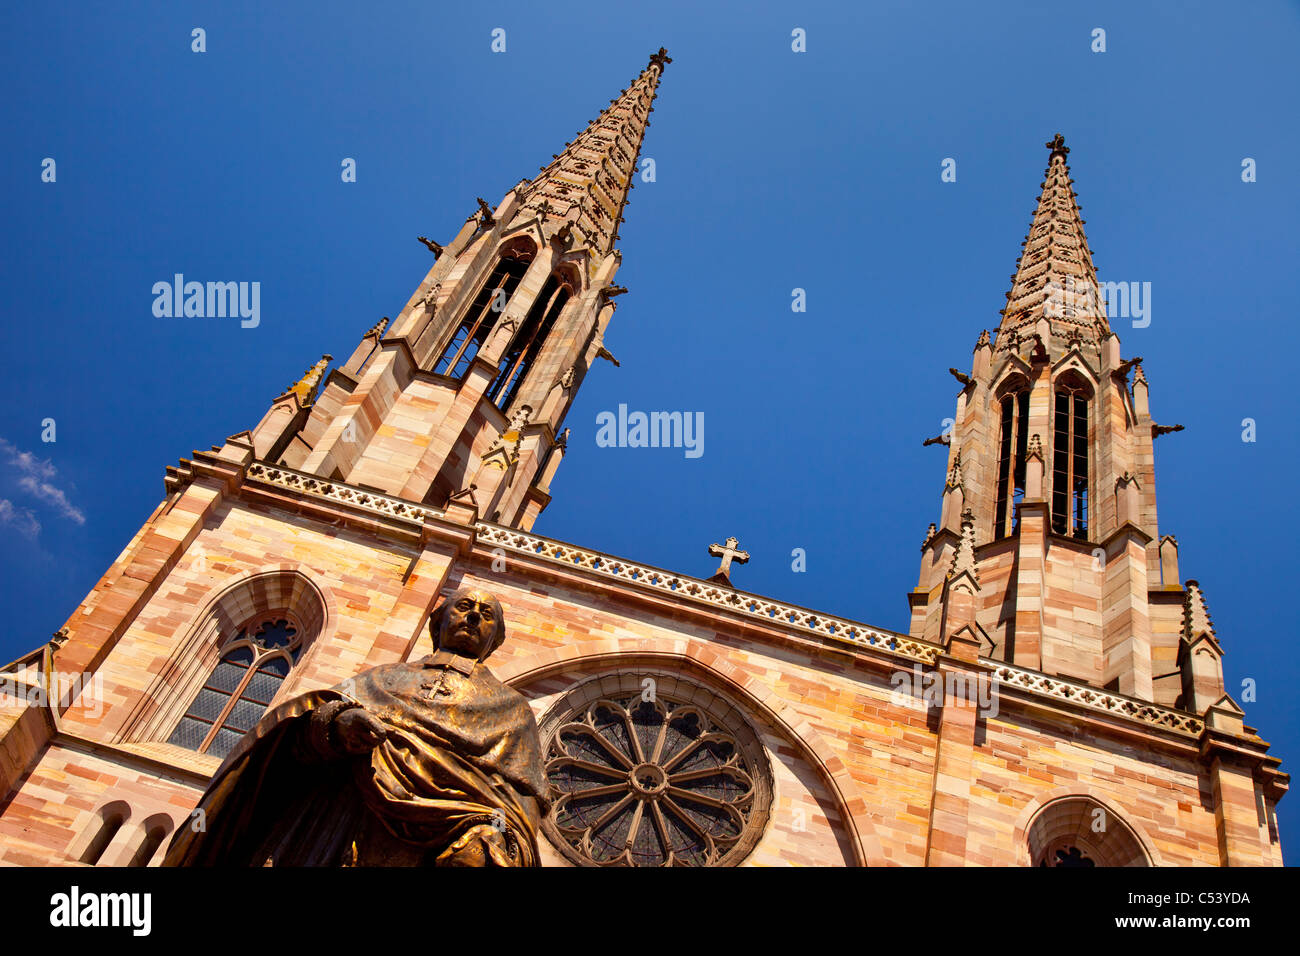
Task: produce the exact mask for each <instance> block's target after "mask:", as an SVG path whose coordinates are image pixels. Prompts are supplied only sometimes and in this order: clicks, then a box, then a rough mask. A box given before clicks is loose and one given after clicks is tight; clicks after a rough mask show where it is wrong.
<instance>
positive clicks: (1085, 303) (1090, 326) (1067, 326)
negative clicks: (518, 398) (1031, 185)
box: [997, 133, 1110, 350]
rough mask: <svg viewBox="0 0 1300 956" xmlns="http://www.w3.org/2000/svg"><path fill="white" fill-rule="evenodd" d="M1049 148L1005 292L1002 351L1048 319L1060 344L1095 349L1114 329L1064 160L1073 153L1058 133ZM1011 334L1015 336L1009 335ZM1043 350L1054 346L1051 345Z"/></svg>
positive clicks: (1000, 345)
mask: <svg viewBox="0 0 1300 956" xmlns="http://www.w3.org/2000/svg"><path fill="white" fill-rule="evenodd" d="M1046 146H1047V148H1048V149H1049V150H1050V151H1051V153H1050V155H1049V157H1048V161H1047V172H1046V173H1045V174H1044V176H1043V183H1042V188H1043V191H1042V194H1041V195H1040V196H1039V197H1038V208H1037V209H1036V210H1035V211H1034V219H1033V222H1032V223H1030V226H1029V234H1028V235H1027V236H1025V242H1024V244H1023V245H1024V251H1023V252H1021V254H1020V258H1019V260H1017V262H1016V274H1015V275H1014V276H1012V283H1011V291H1010V292H1008V293H1007V304H1006V308H1005V309H1003V312H1002V324H1001V327H1000V328H999V335H998V343H997V344H998V347H999V350H1001V349H1004V348H1006V347H1008V345H1009V344H1010V343H1012V342H1015V341H1017V337H1026V336H1029V335H1032V333H1033V332H1034V331H1035V330H1036V326H1037V323H1038V322H1039V321H1040V320H1042V319H1044V318H1046V319H1047V320H1048V322H1049V323H1050V326H1051V331H1052V334H1053V335H1054V336H1059V337H1060V338H1061V339H1062V340H1067V339H1070V338H1072V337H1073V336H1075V335H1077V336H1078V337H1079V338H1080V339H1081V340H1082V341H1084V342H1087V343H1089V344H1094V345H1095V344H1097V342H1098V341H1099V339H1100V337H1101V334H1102V333H1104V332H1108V331H1109V330H1110V326H1109V324H1108V323H1107V321H1106V309H1105V302H1104V301H1103V299H1102V297H1101V290H1100V288H1099V286H1098V284H1097V270H1096V269H1095V268H1094V267H1093V264H1092V251H1091V250H1090V249H1089V248H1088V240H1087V237H1086V236H1085V235H1084V233H1083V222H1084V220H1083V219H1082V218H1081V217H1080V215H1079V204H1078V201H1077V196H1076V195H1075V192H1074V190H1073V189H1072V188H1071V184H1072V182H1073V180H1071V179H1070V167H1069V165H1067V163H1066V161H1065V158H1066V156H1067V155H1068V154H1069V152H1070V148H1069V147H1068V146H1066V145H1065V141H1064V139H1063V137H1062V136H1061V134H1060V133H1057V134H1056V136H1054V137H1053V138H1052V139H1051V140H1049V141H1048V142H1047V143H1046ZM1008 332H1012V333H1016V334H1015V335H1006V333H1008ZM1044 345H1045V347H1050V343H1044Z"/></svg>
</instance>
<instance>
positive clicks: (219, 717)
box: [168, 613, 302, 758]
mask: <svg viewBox="0 0 1300 956" xmlns="http://www.w3.org/2000/svg"><path fill="white" fill-rule="evenodd" d="M301 650H302V638H301V635H300V634H299V633H298V628H297V626H295V625H294V624H292V623H291V622H290V621H289V620H288V619H287V618H285V617H284V616H282V614H279V613H275V614H269V615H268V614H263V615H260V616H258V617H256V618H253V619H252V620H251V621H249V622H248V624H247V625H246V626H245V627H244V628H242V629H241V630H240V631H239V633H238V634H237V635H236V636H235V637H234V638H233V639H232V640H230V641H229V642H227V643H226V644H225V645H224V646H223V647H222V649H221V659H220V661H219V662H218V663H217V666H216V668H215V669H214V670H213V671H212V673H211V674H210V675H209V676H208V679H207V681H206V682H205V683H204V685H203V688H202V689H201V690H200V691H199V693H198V696H197V697H195V698H194V702H193V703H191V704H190V706H189V709H188V710H187V711H186V712H185V716H184V717H182V718H181V720H180V723H178V724H177V725H176V729H175V730H173V731H172V735H171V737H170V738H168V743H172V744H176V745H178V746H181V747H186V748H188V749H190V750H197V751H199V753H208V754H213V755H215V756H217V757H223V758H224V757H225V756H226V754H228V753H230V751H231V748H233V747H234V746H235V744H236V743H237V742H238V741H239V738H240V737H242V736H243V735H244V734H246V733H247V732H248V731H249V730H251V729H252V728H253V725H254V724H256V723H257V721H258V720H259V719H260V718H261V716H262V714H264V713H265V712H266V708H267V706H268V705H269V704H270V703H271V699H272V698H273V697H275V694H276V691H278V690H279V689H280V685H281V684H283V683H284V679H285V678H286V677H288V676H289V671H290V670H292V669H293V665H294V664H295V663H296V662H297V660H298V654H299V652H300V651H301Z"/></svg>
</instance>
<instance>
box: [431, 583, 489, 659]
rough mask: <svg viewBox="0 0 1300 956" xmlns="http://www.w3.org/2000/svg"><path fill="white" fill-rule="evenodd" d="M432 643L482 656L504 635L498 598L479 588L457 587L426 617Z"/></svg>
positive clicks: (438, 646)
mask: <svg viewBox="0 0 1300 956" xmlns="http://www.w3.org/2000/svg"><path fill="white" fill-rule="evenodd" d="M429 633H430V634H431V635H432V637H433V646H434V647H435V648H440V649H442V650H447V651H451V652H453V653H455V654H461V655H463V656H465V657H472V658H474V659H475V660H478V661H482V660H486V659H487V657H488V655H489V654H491V653H492V652H493V651H495V650H496V649H497V648H498V647H500V646H501V644H502V642H503V641H504V640H505V639H506V621H505V617H504V615H503V614H502V613H501V602H500V601H498V600H497V599H496V598H495V597H493V596H492V595H491V594H489V593H488V592H487V591H484V590H481V589H480V588H461V589H460V590H459V591H457V592H456V593H455V594H453V595H452V596H451V597H449V598H447V600H446V601H444V602H443V604H442V606H441V607H439V608H438V610H436V611H434V612H433V614H432V615H431V616H430V618H429Z"/></svg>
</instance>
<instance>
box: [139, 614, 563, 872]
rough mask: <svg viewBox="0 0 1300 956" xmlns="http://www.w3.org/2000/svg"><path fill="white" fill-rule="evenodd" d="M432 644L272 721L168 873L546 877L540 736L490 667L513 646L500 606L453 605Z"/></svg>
mask: <svg viewBox="0 0 1300 956" xmlns="http://www.w3.org/2000/svg"><path fill="white" fill-rule="evenodd" d="M429 630H430V633H431V634H432V636H433V639H434V647H435V650H434V653H433V654H430V655H429V656H427V657H425V658H423V659H421V660H418V661H412V662H410V663H398V664H385V665H382V666H380V667H375V668H372V669H370V670H367V671H363V672H362V673H360V674H358V675H357V676H356V677H354V678H350V679H348V680H346V681H343V683H341V684H339V685H337V686H336V687H333V688H331V689H329V690H323V691H312V692H309V693H306V694H303V695H302V696H300V697H297V698H295V699H293V700H291V701H287V702H286V703H284V704H282V705H280V706H279V707H276V708H275V709H274V710H271V711H269V712H268V713H267V714H266V715H265V716H264V717H263V718H262V720H261V721H259V722H258V724H257V726H256V727H254V728H253V730H251V731H249V733H248V734H247V735H246V736H245V737H244V739H243V740H241V741H240V742H239V744H237V745H236V747H235V749H234V750H233V751H231V753H230V755H229V756H228V757H227V758H226V760H225V762H224V763H223V764H222V765H221V768H220V769H219V770H218V771H217V773H216V775H215V776H214V777H213V779H212V782H211V783H210V784H209V785H208V789H207V792H205V793H204V795H203V799H202V801H201V802H200V803H199V807H198V809H197V810H196V811H195V814H194V817H193V818H192V823H191V825H188V826H181V827H179V828H178V829H177V833H176V835H175V837H173V839H172V842H171V845H170V847H168V851H167V856H166V858H165V860H164V861H163V865H164V866H212V865H233V866H537V865H538V853H537V829H538V825H539V822H540V819H541V815H542V814H543V813H545V812H546V808H547V786H546V781H545V779H544V778H543V776H542V770H541V745H540V743H539V741H538V737H537V724H536V722H535V721H534V719H533V713H532V710H531V709H530V708H529V706H528V702H527V701H525V700H524V698H523V697H522V696H521V695H520V694H519V693H518V692H517V691H515V690H513V689H511V688H509V687H507V686H505V685H504V684H502V683H501V682H500V681H498V680H497V679H496V678H495V677H493V676H492V673H491V672H490V671H489V670H488V669H487V666H486V665H485V664H484V663H483V661H484V660H486V658H487V657H488V655H490V654H491V653H492V652H493V651H495V650H496V649H497V648H498V647H500V646H501V643H502V641H504V640H505V621H504V619H503V618H502V614H501V604H500V602H498V601H497V599H496V598H495V597H493V596H492V595H491V594H488V593H487V592H484V591H480V590H472V589H464V590H460V591H457V592H456V593H455V594H453V595H452V596H451V597H450V598H449V599H448V600H447V601H446V602H445V603H444V604H443V605H442V606H441V607H440V608H439V609H438V610H437V611H436V612H435V613H434V614H433V615H432V616H431V617H430V619H429ZM200 811H201V812H200Z"/></svg>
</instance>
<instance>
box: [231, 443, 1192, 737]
mask: <svg viewBox="0 0 1300 956" xmlns="http://www.w3.org/2000/svg"><path fill="white" fill-rule="evenodd" d="M248 479H249V480H250V481H254V482H264V483H268V484H271V485H274V486H276V487H278V488H282V489H285V490H288V491H293V492H297V493H298V494H301V495H304V496H307V497H310V498H316V499H320V500H322V501H326V502H337V503H339V504H344V505H348V506H349V507H350V508H353V509H359V510H361V511H363V512H370V513H371V514H374V515H376V516H383V517H386V518H389V519H393V520H396V521H398V522H409V523H410V524H411V525H412V526H413V528H417V529H418V528H421V527H422V526H423V525H424V522H425V521H426V520H427V519H441V518H443V517H444V513H443V512H442V511H440V510H439V509H437V508H430V507H429V506H427V505H419V504H416V503H414V502H410V501H404V500H403V499H401V498H395V497H392V496H390V495H383V494H379V493H377V492H373V491H367V490H365V489H363V488H357V487H353V486H350V485H347V484H344V483H342V482H337V481H326V480H325V479H323V478H320V477H318V476H315V475H308V474H304V473H302V472H298V471H294V470H293V469H291V468H284V467H281V466H279V465H272V464H268V463H266V462H254V463H252V464H251V465H249V467H248ZM474 531H475V532H476V535H477V541H478V543H479V544H480V545H482V546H485V547H488V548H498V547H499V548H504V549H505V550H507V551H514V552H516V553H518V554H523V555H527V556H529V557H530V558H534V559H537V560H540V561H543V562H546V563H548V564H553V565H555V566H556V567H557V568H562V569H564V570H567V571H574V570H579V571H582V572H585V573H586V574H591V575H594V576H596V577H597V578H605V579H607V580H609V581H611V582H617V583H618V584H619V585H621V586H630V587H632V588H635V589H638V590H642V591H646V592H651V593H656V594H659V595H663V596H671V597H673V598H675V599H677V600H679V601H683V602H686V603H688V604H693V605H696V606H699V607H701V608H718V609H722V610H726V611H730V612H733V613H735V614H738V615H741V616H742V617H751V618H754V619H756V620H758V621H761V622H764V623H767V624H770V625H772V626H774V627H778V628H786V629H790V630H794V631H796V632H800V633H804V634H811V635H816V636H818V637H823V638H830V639H832V640H836V641H845V642H849V643H851V644H856V645H859V646H861V647H863V648H864V649H870V650H873V651H877V652H879V653H882V654H885V655H888V656H891V657H896V658H900V659H903V660H907V661H913V662H917V663H921V664H924V665H934V664H935V663H936V662H937V661H938V660H939V657H940V655H941V654H942V653H943V649H942V648H941V647H939V646H938V645H936V644H931V643H929V642H927V641H919V640H915V639H913V638H911V637H908V636H907V635H906V634H900V633H897V632H895V631H888V630H885V629H883V628H878V627H872V626H871V625H868V624H863V623H861V622H859V621H852V620H848V619H846V618H840V617H834V616H832V615H829V614H823V613H821V612H820V611H814V610H811V609H809V608H804V607H799V606H797V605H793V604H784V603H781V602H779V601H773V600H771V599H770V598H766V597H763V596H761V595H758V594H750V593H748V592H745V591H737V590H735V589H734V588H729V587H720V586H718V585H716V584H714V583H711V582H709V581H705V580H702V579H700V578H692V577H688V576H686V575H683V574H676V573H674V572H672V571H666V570H664V569H662V568H656V567H653V566H651V565H647V564H639V563H636V562H633V561H627V560H624V559H622V558H618V557H615V556H613V555H609V554H604V553H602V552H600V551H590V550H588V549H586V548H579V547H575V546H574V545H571V544H565V543H564V542H562V541H556V540H554V539H552V538H543V537H541V536H540V535H535V534H530V533H526V532H523V531H520V530H518V529H516V528H507V527H504V526H502V525H497V524H491V523H489V522H486V521H480V522H478V523H476V524H475V526H474ZM936 537H937V535H936ZM981 660H982V661H984V662H985V663H987V664H988V665H989V666H990V667H992V677H993V679H994V680H995V681H997V682H998V683H999V684H1001V685H1003V686H1005V687H1007V688H1014V689H1016V690H1019V691H1023V692H1025V693H1027V694H1030V695H1034V696H1038V697H1043V698H1049V699H1051V700H1055V701H1062V702H1066V703H1069V704H1072V705H1074V706H1075V707H1077V708H1080V709H1082V710H1085V711H1093V712H1097V713H1101V714H1106V715H1109V716H1113V717H1120V718H1123V719H1126V720H1129V721H1133V722H1136V723H1138V724H1143V725H1145V726H1148V727H1153V728H1156V729H1160V730H1167V731H1170V732H1172V733H1175V734H1178V735H1180V736H1185V737H1197V736H1198V735H1200V733H1201V732H1202V730H1204V726H1205V725H1204V721H1202V720H1201V719H1200V718H1199V717H1196V716H1195V715H1193V714H1188V713H1184V712H1182V711H1178V710H1174V709H1172V708H1169V707H1162V706H1160V705H1158V704H1153V703H1148V702H1145V701H1140V700H1136V699H1134V698H1131V697H1125V696H1123V695H1122V694H1114V693H1111V692H1109V691H1104V690H1101V689H1099V688H1096V687H1090V686H1088V685H1087V684H1081V683H1077V682H1075V681H1070V680H1065V679H1063V678H1060V677H1051V676H1048V675H1046V674H1041V673H1039V672H1037V671H1032V670H1026V669H1024V668H1021V667H1015V666H1013V665H1011V664H1006V663H1003V662H1001V661H995V660H988V659H984V658H981Z"/></svg>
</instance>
